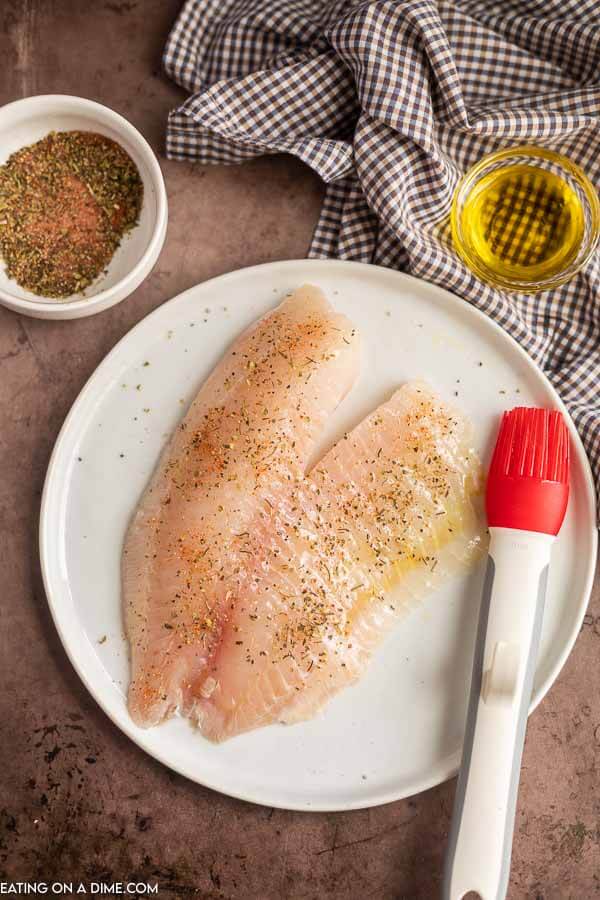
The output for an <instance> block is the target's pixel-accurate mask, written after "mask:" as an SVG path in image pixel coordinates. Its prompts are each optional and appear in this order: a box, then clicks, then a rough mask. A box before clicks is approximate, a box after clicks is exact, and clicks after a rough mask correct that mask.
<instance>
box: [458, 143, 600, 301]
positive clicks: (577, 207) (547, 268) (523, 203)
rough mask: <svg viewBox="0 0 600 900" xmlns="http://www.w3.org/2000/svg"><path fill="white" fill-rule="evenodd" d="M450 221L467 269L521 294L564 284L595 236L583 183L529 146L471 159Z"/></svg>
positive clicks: (598, 213) (575, 172) (598, 218)
mask: <svg viewBox="0 0 600 900" xmlns="http://www.w3.org/2000/svg"><path fill="white" fill-rule="evenodd" d="M450 218H451V228H452V238H453V241H454V246H455V248H456V250H457V252H458V254H459V255H460V257H461V258H462V259H463V260H464V262H465V263H466V264H467V266H468V267H469V268H470V269H471V271H472V272H474V273H475V275H477V277H478V278H480V279H481V280H482V281H486V282H488V283H489V284H492V285H495V286H498V287H501V288H503V289H505V290H512V291H520V292H525V293H537V292H539V291H546V290H549V289H550V288H554V287H557V286H558V285H560V284H564V283H565V282H566V281H568V280H569V279H570V278H572V277H573V276H574V275H575V274H576V273H577V272H579V271H580V269H582V268H583V266H585V264H586V263H587V262H588V260H589V258H590V256H591V255H592V253H593V252H594V250H595V248H596V245H597V243H598V237H599V233H600V231H599V222H600V204H599V202H598V195H597V193H596V189H595V188H594V186H593V184H592V183H591V181H590V180H589V178H588V177H587V176H586V175H585V173H584V172H583V171H582V170H581V169H580V168H579V166H577V165H575V163H573V162H571V160H569V159H567V157H565V156H561V155H560V154H558V153H555V152H554V151H552V150H546V149H545V148H542V147H533V146H522V147H513V148H511V149H509V150H500V151H498V152H496V153H491V154H489V155H488V156H484V157H483V159H481V160H479V162H478V163H477V164H476V165H474V166H473V167H472V168H471V169H470V170H469V171H468V172H467V173H466V174H465V175H464V176H463V177H462V179H461V180H460V182H459V183H458V185H457V188H456V191H455V193H454V198H453V201H452V211H451V217H450Z"/></svg>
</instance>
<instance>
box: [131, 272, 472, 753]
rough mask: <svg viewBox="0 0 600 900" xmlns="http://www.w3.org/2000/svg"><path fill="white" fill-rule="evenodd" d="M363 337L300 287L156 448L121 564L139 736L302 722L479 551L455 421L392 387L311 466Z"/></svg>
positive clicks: (429, 396)
mask: <svg viewBox="0 0 600 900" xmlns="http://www.w3.org/2000/svg"><path fill="white" fill-rule="evenodd" d="M357 370H358V339H357V335H356V334H355V332H354V329H353V328H352V326H351V324H350V323H349V322H348V321H347V320H346V319H345V318H344V317H341V316H338V315H336V314H334V313H333V312H332V310H331V308H330V307H329V306H328V304H327V303H326V301H325V300H324V299H323V297H322V295H321V294H320V292H318V291H316V290H315V289H313V288H303V289H301V290H300V291H298V292H296V294H294V295H293V296H292V297H290V298H288V299H286V301H284V303H283V304H282V305H281V306H280V307H278V308H277V309H276V310H275V311H274V312H273V313H271V314H270V315H269V316H267V317H265V318H264V319H262V320H260V321H259V322H258V323H257V324H256V325H255V326H254V328H253V329H252V330H251V331H250V332H249V333H247V334H246V335H245V336H243V337H242V338H240V340H239V341H238V342H236V344H235V345H234V346H233V347H232V348H231V350H230V351H229V353H228V354H227V355H226V356H225V358H224V359H223V361H222V362H221V363H220V364H219V366H218V367H217V369H216V370H215V372H214V373H213V374H212V375H211V377H210V378H209V379H208V381H207V382H206V383H205V385H204V386H203V388H202V389H201V391H200V393H199V395H198V397H197V398H196V400H195V401H194V404H193V405H192V407H191V408H190V411H189V412H188V414H187V416H186V418H185V420H184V422H183V423H182V425H181V426H180V428H179V430H178V431H177V433H176V435H175V436H174V438H173V439H172V442H171V444H170V446H169V447H168V449H167V450H166V452H165V454H164V455H163V458H162V460H161V463H160V464H159V467H158V469H157V472H156V474H155V476H154V478H153V481H152V482H151V485H150V486H149V488H148V489H147V491H146V494H145V495H144V497H143V498H142V501H141V504H140V507H139V509H138V512H137V513H136V515H135V517H134V519H133V521H132V524H131V526H130V530H129V534H128V537H127V540H126V545H125V551H124V557H123V584H124V599H125V615H126V624H127V631H128V636H129V640H130V645H131V653H132V682H131V686H130V692H129V708H130V711H131V714H132V716H133V718H134V719H135V721H136V722H138V723H139V724H140V725H145V726H147V725H154V724H156V723H157V722H159V721H161V720H163V719H164V718H166V717H168V716H169V715H171V714H173V713H174V712H175V711H179V712H181V713H182V714H183V715H185V716H188V717H189V718H190V719H191V720H192V721H194V722H195V723H196V724H197V725H198V727H199V728H200V730H201V731H202V733H203V734H204V735H205V736H206V737H208V738H210V739H211V740H215V741H221V740H224V739H226V738H229V737H232V736H233V735H236V734H239V733H241V732H244V731H248V730H250V729H252V728H256V727H259V726H262V725H267V724H269V723H272V722H274V721H285V722H294V721H298V720H301V719H304V718H307V717H309V716H312V715H314V714H315V712H316V711H317V710H319V709H320V708H321V707H322V706H323V705H324V704H325V703H326V702H327V700H328V699H329V698H330V697H331V696H333V695H334V694H335V693H337V692H338V691H339V690H340V689H342V688H343V687H344V686H346V685H348V684H350V683H351V682H353V681H355V680H356V679H357V678H359V677H360V676H361V675H362V674H363V673H364V671H365V669H366V667H367V665H368V661H369V659H370V657H371V655H372V653H373V651H374V649H375V648H376V647H377V646H378V644H379V643H381V641H382V640H383V638H384V637H385V635H386V634H387V633H388V632H389V630H390V628H392V627H393V625H394V624H395V623H396V622H397V621H398V619H399V617H400V616H402V615H403V614H404V613H405V612H406V610H407V609H408V608H409V607H410V606H411V605H412V604H413V603H415V602H417V601H419V600H420V599H422V597H423V596H424V595H425V594H426V593H427V592H428V591H429V590H431V589H432V588H433V587H434V586H435V585H436V584H438V583H439V581H440V579H442V578H444V577H447V576H448V574H449V573H450V572H452V571H454V570H455V569H456V568H457V567H460V566H462V565H464V564H466V563H467V562H468V561H469V560H470V559H471V558H472V557H473V555H474V554H475V553H476V552H477V547H478V544H479V543H480V540H481V534H482V525H481V516H480V514H479V512H478V508H479V503H478V498H479V494H480V486H481V485H480V481H481V473H480V466H479V462H478V459H477V457H476V455H475V454H474V452H473V450H472V448H471V431H470V427H469V425H468V423H467V422H466V421H465V420H464V419H463V418H462V417H461V416H460V415H459V414H458V413H457V412H456V411H455V410H452V409H450V408H448V407H447V406H446V405H445V404H444V403H443V402H442V401H441V400H440V399H439V398H437V397H436V396H435V394H434V393H433V392H432V391H431V389H430V388H428V387H427V386H426V385H424V384H420V383H418V384H410V385H405V386H404V387H402V388H401V389H400V390H398V391H397V392H396V393H395V394H394V395H393V396H392V398H391V399H390V400H389V401H388V402H387V403H385V404H383V405H382V406H381V407H379V408H378V409H377V410H376V411H375V412H374V413H372V414H371V415H370V416H368V417H367V418H366V419H365V420H364V421H363V422H362V423H361V424H360V425H358V426H357V428H355V429H354V430H353V431H352V432H351V433H350V434H348V435H344V437H343V438H342V439H341V440H340V441H339V442H338V444H337V445H336V446H335V447H334V448H333V449H332V450H330V451H329V453H327V454H326V456H325V457H324V458H323V459H322V460H321V462H320V463H318V465H317V466H316V467H315V468H313V470H312V472H310V473H309V474H308V475H307V474H306V472H305V467H306V463H307V460H308V458H309V457H310V453H311V449H312V448H313V446H314V442H315V440H316V438H317V437H318V434H319V432H320V430H321V429H322V427H323V424H324V422H325V420H326V418H327V416H328V415H329V414H330V413H331V412H332V411H333V409H334V408H335V406H336V405H337V403H339V401H340V399H341V398H342V397H343V395H344V394H345V393H346V391H347V390H348V389H349V388H350V386H351V384H352V382H353V380H354V379H355V377H356V374H357Z"/></svg>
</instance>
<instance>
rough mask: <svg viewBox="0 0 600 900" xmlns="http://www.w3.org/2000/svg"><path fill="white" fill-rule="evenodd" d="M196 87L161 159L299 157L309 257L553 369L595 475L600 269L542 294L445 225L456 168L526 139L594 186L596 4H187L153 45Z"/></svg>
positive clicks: (175, 74)
mask: <svg viewBox="0 0 600 900" xmlns="http://www.w3.org/2000/svg"><path fill="white" fill-rule="evenodd" d="M164 65H165V69H166V71H167V73H168V74H169V75H170V76H171V77H172V78H173V79H174V80H175V81H177V82H178V83H179V84H181V85H182V86H183V87H185V88H186V89H187V90H188V91H190V93H191V95H192V96H191V97H190V98H189V99H188V100H187V101H186V102H185V103H184V104H183V105H182V106H180V107H179V108H178V109H176V110H174V111H173V112H172V113H171V114H170V116H169V123H168V130H167V153H168V155H169V156H170V157H171V158H174V159H187V160H196V161H198V162H202V163H239V162H242V161H243V160H246V159H250V158H252V157H255V156H259V155H261V154H265V153H279V152H286V153H292V154H294V155H295V156H297V157H299V158H300V159H302V160H304V162H305V163H307V164H308V165H309V166H311V167H312V168H313V169H314V170H315V171H316V172H318V173H319V175H320V176H321V177H322V178H323V180H324V181H325V182H326V184H327V190H326V196H325V201H324V206H323V209H322V212H321V216H320V219H319V222H318V225H317V228H316V231H315V234H314V236H313V240H312V243H311V246H310V250H309V255H310V256H312V257H330V256H334V257H339V258H341V259H354V260H360V261H362V262H372V263H378V264H379V265H383V266H390V267H393V268H396V269H401V270H403V271H407V272H411V273H412V274H413V275H416V276H418V277H420V278H423V279H425V280H426V281H431V282H434V283H436V284H439V285H442V286H443V287H445V288H448V289H449V290H451V291H453V292H454V293H456V294H458V295H459V296H460V297H464V298H465V299H466V300H468V301H469V302H470V303H472V304H473V305H475V306H477V307H478V308H479V309H481V310H483V311H484V312H485V313H487V315H489V316H490V317H491V318H493V319H495V321H496V322H498V323H499V324H500V325H501V326H502V327H503V328H505V329H506V331H508V332H509V333H510V334H511V335H512V336H513V337H514V338H516V340H517V341H519V343H520V344H521V345H522V346H523V347H524V348H525V349H526V350H527V351H528V352H529V354H530V355H531V356H532V357H533V359H534V360H535V361H536V362H537V363H538V364H539V365H540V366H541V368H542V369H543V370H544V371H545V372H546V373H547V375H548V376H549V377H550V379H551V381H552V382H553V384H554V385H555V387H556V388H557V390H558V392H559V393H560V395H561V396H562V398H563V399H564V401H565V403H566V404H567V406H568V407H569V409H570V412H571V414H572V416H573V418H574V420H575V423H576V425H577V427H578V429H579V431H580V433H581V436H582V438H583V440H584V443H585V445H586V448H587V451H588V454H589V456H590V459H591V462H592V466H593V468H594V470H595V474H596V478H597V480H598V482H599V483H600V262H599V258H598V255H596V256H595V257H594V258H593V259H592V261H591V262H590V264H589V265H588V266H587V268H586V269H585V271H584V272H582V273H581V274H580V275H579V276H578V277H577V278H576V279H574V280H573V281H571V282H570V283H569V284H567V285H564V286H563V287H561V288H558V289H556V290H554V291H551V292H547V293H544V294H540V295H536V296H533V297H532V296H527V295H522V294H508V293H504V292H502V291H500V290H496V289H494V288H491V287H489V286H487V285H485V284H483V283H482V282H480V281H479V280H478V279H477V278H475V277H474V276H473V275H472V274H471V273H470V272H469V271H468V270H467V269H466V268H465V266H464V265H463V264H462V262H461V261H460V260H459V259H458V258H457V256H456V253H455V252H454V251H453V249H452V245H451V240H450V235H449V231H448V228H447V227H445V224H444V223H447V220H448V214H449V210H450V203H451V198H452V193H453V190H454V187H455V185H456V182H457V179H458V177H459V175H460V174H461V173H462V172H464V171H465V169H467V168H468V167H469V166H471V165H472V164H473V163H474V162H475V161H476V160H478V159H479V158H480V157H481V156H482V155H483V154H484V153H488V152H490V151H492V150H495V149H497V148H499V147H504V146H510V145H515V144H519V143H524V142H534V143H537V144H543V145H545V146H548V147H552V148H554V149H556V150H559V151H561V152H563V153H565V154H566V155H567V156H569V157H571V158H572V159H574V160H575V161H576V162H578V163H579V164H580V165H581V166H582V167H583V169H584V170H585V171H586V172H587V174H588V175H589V176H590V177H591V179H592V181H594V183H595V184H596V187H598V185H599V183H600V2H599V0H462V2H461V0H456V2H447V0H440V2H435V0H369V2H353V0H332V2H327V0H187V2H186V3H185V4H184V6H183V9H182V11H181V14H180V16H179V18H178V19H177V21H176V23H175V26H174V28H173V30H172V32H171V34H170V36H169V39H168V43H167V46H166V49H165V54H164Z"/></svg>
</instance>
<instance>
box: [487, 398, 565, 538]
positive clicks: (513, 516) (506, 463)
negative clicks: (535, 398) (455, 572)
mask: <svg viewBox="0 0 600 900" xmlns="http://www.w3.org/2000/svg"><path fill="white" fill-rule="evenodd" d="M568 499H569V432H568V430H567V426H566V424H565V421H564V419H563V417H562V415H561V413H559V412H557V411H556V410H549V409H528V408H526V407H523V406H521V407H518V408H517V409H513V410H511V412H507V413H504V416H503V418H502V424H501V425H500V433H499V434H498V440H497V441H496V447H495V450H494V455H493V457H492V462H491V465H490V471H489V474H488V481H487V490H486V508H487V516H488V523H489V524H490V525H491V526H497V527H500V528H519V529H522V530H524V531H542V532H544V533H545V534H558V532H559V531H560V526H561V525H562V522H563V519H564V517H565V511H566V509H567V501H568Z"/></svg>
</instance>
